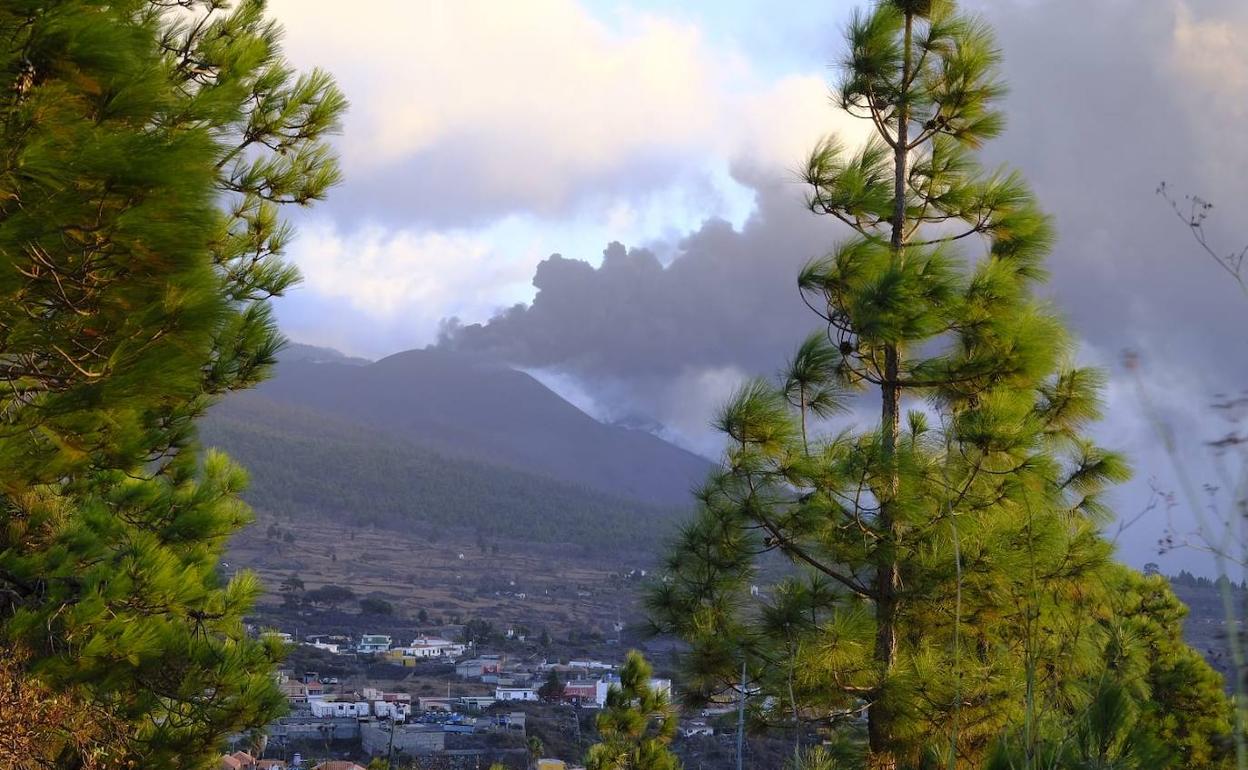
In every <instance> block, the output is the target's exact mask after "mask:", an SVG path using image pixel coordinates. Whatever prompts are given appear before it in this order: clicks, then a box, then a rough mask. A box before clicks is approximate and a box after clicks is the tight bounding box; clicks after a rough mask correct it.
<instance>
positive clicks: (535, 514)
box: [201, 393, 680, 547]
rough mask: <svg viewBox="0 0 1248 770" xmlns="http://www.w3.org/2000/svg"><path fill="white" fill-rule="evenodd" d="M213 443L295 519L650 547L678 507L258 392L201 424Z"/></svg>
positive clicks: (253, 497)
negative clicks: (426, 442) (424, 443)
mask: <svg viewBox="0 0 1248 770" xmlns="http://www.w3.org/2000/svg"><path fill="white" fill-rule="evenodd" d="M201 432H202V436H203V438H204V441H205V443H206V444H208V445H210V446H217V447H221V448H223V449H225V450H226V451H227V452H228V453H229V454H230V455H231V456H232V457H234V458H235V459H236V460H238V461H239V462H240V463H242V464H243V465H244V466H246V467H247V469H248V471H249V472H250V475H251V486H250V489H249V490H248V492H247V494H246V495H245V496H246V498H247V500H248V501H249V502H250V503H251V504H252V505H253V506H255V507H256V508H258V509H260V510H261V511H263V512H265V513H268V514H273V515H276V516H282V517H285V518H289V519H292V520H296V521H297V520H300V519H304V520H306V519H307V518H309V517H317V518H323V519H332V520H334V521H335V522H337V523H339V524H342V525H345V526H354V527H365V526H375V527H383V528H388V529H395V530H405V531H409V532H419V534H420V536H421V537H422V538H425V539H428V540H432V541H436V540H437V539H439V537H440V536H444V535H446V534H447V533H448V532H452V533H454V534H455V535H456V536H461V537H462V536H463V535H465V534H472V533H479V534H482V535H488V536H489V538H490V539H491V540H494V541H497V540H498V539H520V540H527V541H531V542H535V543H574V544H579V545H586V546H593V545H598V544H606V545H611V544H612V543H619V542H630V543H634V544H637V545H640V546H643V547H644V546H648V545H652V544H654V543H656V542H657V540H658V539H660V538H661V537H662V536H664V535H665V534H667V533H668V532H670V530H671V527H672V526H673V524H674V522H675V521H676V520H678V519H679V518H680V515H679V509H678V507H677V506H675V505H672V506H657V505H650V504H646V503H642V502H638V501H634V500H626V499H623V498H621V497H618V496H613V495H609V494H607V493H604V492H599V491H596V490H593V489H589V488H587V487H581V486H577V485H573V484H569V483H566V482H561V481H558V480H555V479H552V478H549V477H545V476H540V475H537V474H533V473H527V472H524V471H518V470H514V469H511V468H507V467H502V466H498V465H490V464H487V463H483V462H480V461H475V460H469V459H464V458H461V457H454V456H448V455H445V454H441V453H439V452H437V451H434V450H431V449H429V448H427V447H420V446H417V445H415V444H412V443H410V442H407V441H405V440H403V439H402V438H399V437H397V436H395V435H392V434H389V433H386V432H384V431H379V430H377V429H374V428H372V427H369V426H361V425H358V424H353V423H350V422H347V421H344V420H340V419H338V418H335V417H333V416H331V415H326V414H325V413H324V412H319V411H316V410H312V409H309V408H307V407H301V406H293V405H290V404H284V403H281V402H279V401H276V400H274V399H273V398H270V397H268V396H265V395H261V394H259V393H239V394H236V395H234V396H232V397H231V398H230V399H229V400H228V401H227V402H226V403H225V404H222V405H220V406H219V407H217V408H216V409H214V410H213V411H212V413H211V414H210V415H209V416H208V418H207V419H205V420H204V421H203V424H202V427H201Z"/></svg>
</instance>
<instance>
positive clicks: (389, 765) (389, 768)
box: [386, 713, 394, 770]
mask: <svg viewBox="0 0 1248 770" xmlns="http://www.w3.org/2000/svg"><path fill="white" fill-rule="evenodd" d="M393 768H394V714H393V713H391V714H390V748H389V749H388V750H387V751H386V770H393Z"/></svg>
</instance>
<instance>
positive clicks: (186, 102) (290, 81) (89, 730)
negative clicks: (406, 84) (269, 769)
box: [0, 0, 345, 768]
mask: <svg viewBox="0 0 1248 770" xmlns="http://www.w3.org/2000/svg"><path fill="white" fill-rule="evenodd" d="M263 12H264V4H263V3H262V2H258V1H255V0H241V1H240V2H239V3H238V4H237V5H236V6H235V7H233V8H230V7H229V4H227V3H221V2H205V1H201V0H177V1H175V2H155V1H154V0H122V2H112V1H110V2H103V1H102V0H70V1H68V2H61V3H56V4H53V5H51V6H49V5H48V4H47V3H40V2H24V1H22V0H19V1H18V2H13V3H6V4H4V6H3V8H0V35H2V38H0V39H2V40H3V43H0V78H3V79H4V82H5V88H4V89H3V92H2V94H0V102H3V108H4V109H3V114H4V115H5V116H6V117H5V119H4V121H3V123H0V132H3V136H0V146H3V147H4V148H5V152H4V153H3V155H2V156H0V261H2V262H3V266H4V269H3V270H0V274H2V277H0V297H2V298H3V302H0V368H3V370H4V377H3V378H0V379H2V380H3V383H2V384H0V421H2V422H3V425H4V430H3V432H0V499H2V501H3V505H4V514H3V515H4V527H3V528H2V529H0V642H2V643H3V645H4V653H5V654H6V655H9V654H12V655H18V656H20V657H19V658H18V659H20V660H21V661H22V667H21V671H20V672H18V676H20V677H21V678H24V680H25V681H24V682H23V683H21V686H22V687H24V688H26V689H27V690H28V691H31V692H47V693H49V697H53V698H56V699H63V700H64V702H68V703H74V704H77V709H76V710H77V712H78V716H79V720H78V721H76V722H75V729H74V731H73V734H65V735H61V736H60V737H59V738H56V739H55V740H50V741H49V743H47V744H45V745H43V746H41V753H40V755H39V756H38V757H36V758H35V759H37V760H39V761H45V762H46V763H47V764H48V766H56V767H78V766H93V765H94V766H102V767H110V766H127V763H129V764H130V765H131V766H139V765H143V766H160V767H170V768H176V767H199V766H202V765H203V764H204V763H205V762H206V761H209V758H210V757H212V756H213V755H214V754H215V753H216V752H217V751H218V750H219V748H220V743H221V741H222V740H223V738H224V737H225V736H226V735H227V734H229V733H232V732H237V731H242V730H246V729H252V728H255V727H258V726H260V725H262V724H264V723H265V722H266V721H268V720H269V719H271V718H272V717H273V716H274V715H276V714H277V713H278V712H279V711H280V709H281V707H282V705H283V699H282V698H281V695H280V693H279V692H278V690H277V688H276V686H275V683H274V679H273V677H272V665H273V662H274V661H275V660H276V658H277V656H278V654H279V652H280V651H279V650H278V649H277V647H276V646H275V645H272V644H270V643H265V642H257V641H253V640H250V639H249V638H248V637H247V635H246V634H245V632H244V628H243V624H242V616H243V613H244V612H246V611H247V609H248V607H249V606H250V605H251V602H252V600H253V599H254V598H255V596H256V595H257V593H258V591H259V586H258V584H257V582H256V580H255V579H254V578H253V577H251V576H248V575H246V574H240V575H235V576H233V577H232V578H231V579H229V580H228V581H223V580H222V578H221V577H220V576H219V575H218V574H217V564H218V561H219V557H220V554H221V551H222V548H223V547H224V543H225V541H226V539H227V538H228V537H229V536H230V535H231V534H232V533H234V532H236V531H237V530H238V529H239V528H240V527H241V526H243V525H244V524H246V523H247V522H248V521H249V520H250V514H249V512H248V511H247V509H246V507H245V506H244V505H242V503H241V502H240V501H239V500H238V497H237V495H238V493H239V491H240V490H241V489H242V487H243V485H244V482H245V474H243V472H242V471H241V470H240V469H239V468H237V467H236V466H234V465H232V464H231V463H230V462H229V461H228V459H226V458H225V457H224V456H222V455H220V454H216V453H208V454H204V453H203V452H201V451H200V448H199V446H198V445H197V442H196V438H195V432H194V421H195V419H196V418H197V417H198V416H199V415H201V414H202V413H203V411H204V410H205V409H206V408H207V407H208V406H209V405H210V404H211V403H212V401H213V400H214V399H215V398H216V397H219V396H220V395H221V394H223V393H226V392H229V391H231V390H235V389H238V388H241V387H247V386H249V385H251V384H253V383H255V382H256V381H258V380H259V379H260V378H261V377H263V375H264V373H265V371H266V370H267V368H268V367H269V366H270V365H271V364H272V363H273V360H274V354H275V352H276V350H277V349H278V347H279V346H280V342H281V341H280V337H279V336H278V334H277V332H276V329H275V327H274V324H273V321H272V319H271V315H270V311H269V309H268V305H267V299H268V298H269V297H271V296H273V295H275V294H279V293H281V292H282V291H284V290H285V289H286V288H288V287H289V286H290V285H291V283H292V282H293V281H294V280H295V279H296V278H297V275H296V273H295V271H294V270H293V268H291V267H290V266H289V265H286V264H285V263H284V262H283V261H282V260H281V258H280V253H281V251H282V248H283V247H284V245H285V244H286V242H287V241H288V240H289V237H290V232H289V229H288V228H287V227H286V226H285V225H284V224H283V222H282V220H281V218H280V217H279V216H278V213H277V212H278V207H279V206H281V205H283V204H286V203H295V204H305V203H309V202H311V201H314V200H317V199H319V198H320V197H322V196H323V195H324V193H325V191H326V189H327V188H328V187H329V186H330V185H332V184H333V183H334V182H335V181H336V180H337V173H338V172H337V168H336V164H335V162H334V160H333V157H332V155H331V154H330V152H329V150H328V148H327V146H326V144H325V142H324V137H325V135H326V134H327V133H329V132H332V131H334V130H336V127H337V121H338V116H339V115H340V114H341V111H342V110H343V108H344V106H345V102H344V100H343V98H342V95H341V93H340V92H339V91H338V90H337V89H336V88H335V87H334V85H333V83H332V81H331V80H330V79H329V78H328V77H327V76H326V75H324V74H323V73H319V72H314V73H312V74H310V75H306V76H298V77H296V76H295V75H294V74H293V73H292V72H291V71H290V70H289V68H288V67H287V66H286V65H285V64H284V62H283V61H282V58H281V55H280V51H279V49H278V45H277V42H278V37H279V32H280V30H279V29H278V28H277V27H276V26H275V25H274V24H273V23H271V22H269V21H267V20H265V19H264V16H263ZM12 718H19V719H20V715H11V714H0V730H4V729H5V725H6V719H12ZM54 737H55V736H54Z"/></svg>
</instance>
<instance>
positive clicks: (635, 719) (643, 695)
mask: <svg viewBox="0 0 1248 770" xmlns="http://www.w3.org/2000/svg"><path fill="white" fill-rule="evenodd" d="M650 675H651V670H650V664H649V663H647V662H646V660H645V658H643V657H642V656H641V653H639V652H637V651H636V650H630V651H629V653H628V656H627V657H626V658H625V660H624V666H623V667H622V668H621V669H620V683H619V684H618V685H615V684H613V685H611V687H610V689H608V690H607V702H606V706H605V707H604V709H603V711H602V713H601V714H599V715H598V735H599V738H600V739H601V740H600V741H599V742H598V743H596V744H594V745H593V746H591V747H590V748H589V753H588V754H587V755H586V757H585V766H586V767H587V768H588V770H679V769H680V760H678V759H677V758H676V756H675V755H674V754H672V753H671V752H670V751H669V750H668V745H669V744H670V743H671V742H672V739H673V738H674V737H676V712H675V711H674V710H673V709H672V708H671V706H670V705H669V704H668V702H667V697H666V696H665V695H664V694H663V693H661V692H658V691H656V690H654V689H653V688H652V687H651V686H650Z"/></svg>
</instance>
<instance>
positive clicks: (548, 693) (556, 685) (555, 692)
mask: <svg viewBox="0 0 1248 770" xmlns="http://www.w3.org/2000/svg"><path fill="white" fill-rule="evenodd" d="M563 690H564V687H563V682H562V681H561V680H560V679H559V672H558V671H556V670H554V669H553V668H552V669H551V670H550V673H549V674H547V675H546V681H545V682H542V686H541V687H539V688H538V689H537V694H538V695H540V696H541V697H542V698H544V699H545V700H555V701H557V700H559V699H560V698H562V697H563Z"/></svg>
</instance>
